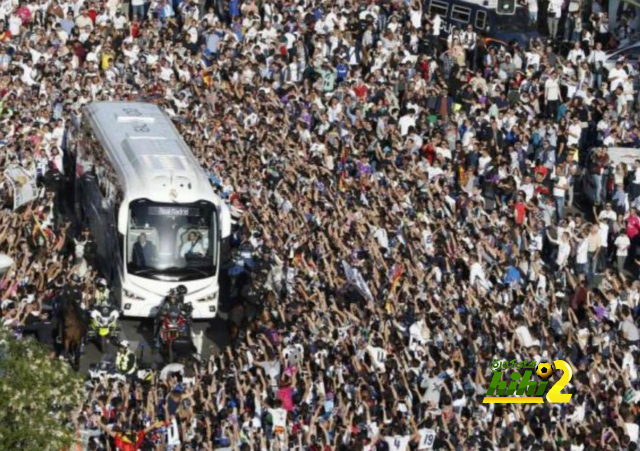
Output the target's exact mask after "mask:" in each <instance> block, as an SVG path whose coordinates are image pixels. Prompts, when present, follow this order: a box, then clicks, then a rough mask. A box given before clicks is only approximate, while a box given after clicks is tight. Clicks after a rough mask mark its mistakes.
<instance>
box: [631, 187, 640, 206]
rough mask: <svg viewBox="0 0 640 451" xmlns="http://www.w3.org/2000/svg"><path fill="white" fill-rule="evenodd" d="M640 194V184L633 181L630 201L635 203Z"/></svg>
mask: <svg viewBox="0 0 640 451" xmlns="http://www.w3.org/2000/svg"><path fill="white" fill-rule="evenodd" d="M639 195H640V185H639V184H637V183H632V184H631V185H630V186H629V203H633V201H634V200H636V198H637V197H638V196H639Z"/></svg>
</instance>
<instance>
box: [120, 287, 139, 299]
mask: <svg viewBox="0 0 640 451" xmlns="http://www.w3.org/2000/svg"><path fill="white" fill-rule="evenodd" d="M122 291H123V293H124V296H125V297H127V298H130V299H133V300H136V301H144V298H143V297H142V296H138V295H137V294H135V293H134V292H132V291H129V290H127V289H126V288H123V289H122Z"/></svg>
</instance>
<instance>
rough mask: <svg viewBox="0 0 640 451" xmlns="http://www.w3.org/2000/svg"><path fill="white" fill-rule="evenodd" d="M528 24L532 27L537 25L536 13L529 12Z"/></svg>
mask: <svg viewBox="0 0 640 451" xmlns="http://www.w3.org/2000/svg"><path fill="white" fill-rule="evenodd" d="M529 23H531V25H533V26H534V27H535V26H536V25H538V11H529Z"/></svg>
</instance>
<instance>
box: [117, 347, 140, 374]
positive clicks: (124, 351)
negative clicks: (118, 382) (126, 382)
mask: <svg viewBox="0 0 640 451" xmlns="http://www.w3.org/2000/svg"><path fill="white" fill-rule="evenodd" d="M136 367H137V365H136V355H135V354H134V353H133V351H131V349H129V342H128V341H127V340H122V341H121V342H120V344H119V345H118V354H117V355H116V371H118V373H120V374H123V375H125V376H132V375H133V374H134V373H135V371H136Z"/></svg>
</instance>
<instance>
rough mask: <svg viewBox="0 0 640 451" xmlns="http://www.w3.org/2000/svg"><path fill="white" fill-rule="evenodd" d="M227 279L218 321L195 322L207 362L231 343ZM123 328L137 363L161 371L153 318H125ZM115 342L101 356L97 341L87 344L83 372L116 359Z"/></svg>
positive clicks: (225, 278)
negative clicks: (157, 368) (139, 362)
mask: <svg viewBox="0 0 640 451" xmlns="http://www.w3.org/2000/svg"><path fill="white" fill-rule="evenodd" d="M223 274H224V276H222V277H221V279H220V305H219V313H218V316H217V317H216V318H214V319H213V320H210V321H194V323H193V326H192V328H193V331H194V332H195V333H196V334H199V333H200V332H201V331H203V332H204V334H203V340H202V347H201V350H202V351H201V356H200V357H201V358H202V359H208V358H209V357H210V356H211V354H214V355H215V354H217V353H218V352H220V351H221V350H222V349H224V348H225V347H226V346H229V344H230V338H229V329H228V325H227V321H226V319H227V312H228V311H229V309H230V304H231V300H230V292H231V289H230V280H229V277H228V276H227V275H226V274H225V273H223ZM119 324H120V329H121V331H122V332H121V337H120V339H121V340H127V341H128V342H129V346H130V349H131V350H133V351H134V352H135V353H136V355H137V356H138V360H139V361H141V362H143V363H153V364H156V365H157V366H158V367H160V368H162V366H163V364H164V363H165V362H163V359H162V356H160V354H159V353H158V352H156V350H155V348H154V346H153V341H154V340H153V319H142V320H140V319H126V318H121V319H120V320H119ZM115 345H116V344H115V343H112V344H110V345H109V346H108V348H107V350H106V351H105V352H104V353H102V352H100V349H99V348H98V345H97V344H96V343H95V342H92V341H89V342H87V344H86V346H85V348H84V353H83V355H82V358H81V359H80V372H81V373H87V371H88V369H89V365H92V364H96V363H99V362H101V361H102V360H103V359H110V360H112V361H113V360H115V354H116V352H117V348H116V346H115Z"/></svg>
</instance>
